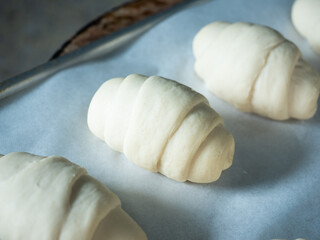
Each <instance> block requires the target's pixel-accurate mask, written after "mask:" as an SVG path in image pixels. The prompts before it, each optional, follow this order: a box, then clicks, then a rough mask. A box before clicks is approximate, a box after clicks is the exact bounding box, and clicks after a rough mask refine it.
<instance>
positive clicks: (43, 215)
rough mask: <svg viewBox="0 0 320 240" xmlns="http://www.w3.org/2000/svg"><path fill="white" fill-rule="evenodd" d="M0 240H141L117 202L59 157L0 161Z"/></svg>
mask: <svg viewBox="0 0 320 240" xmlns="http://www.w3.org/2000/svg"><path fill="white" fill-rule="evenodd" d="M0 196H1V197H0V239H3V240H21V239H24V240H34V239H46V240H57V239H59V240H70V239H77V240H106V239H108V240H120V239H121V240H129V239H130V240H133V239H134V240H145V239H146V236H145V234H144V232H143V231H142V230H141V229H140V227H139V226H138V225H137V224H136V223H135V222H134V221H133V220H132V219H131V218H130V217H129V216H128V215H127V214H126V213H125V212H124V211H123V210H122V209H121V205H120V200H119V198H118V197H117V196H116V195H115V194H113V193H112V192H111V191H110V190H109V189H107V188H106V187H105V186H104V185H103V184H102V183H100V182H98V181H97V180H95V179H93V178H92V177H90V176H88V174H87V171H86V170H85V169H84V168H81V167H79V166H77V165H75V164H73V163H71V162H69V161H68V160H66V159H64V158H62V157H56V156H51V157H40V156H35V155H31V154H28V153H10V154H8V155H5V156H2V155H0Z"/></svg>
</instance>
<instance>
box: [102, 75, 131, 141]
mask: <svg viewBox="0 0 320 240" xmlns="http://www.w3.org/2000/svg"><path fill="white" fill-rule="evenodd" d="M127 77H128V76H127ZM125 79H126V78H123V79H122V81H121V83H120V85H119V86H118V88H117V92H116V93H115V94H114V96H113V98H112V99H111V109H110V113H111V114H113V109H114V105H115V104H114V102H115V100H116V98H117V95H118V94H119V90H120V87H121V85H122V84H123V82H124V81H125ZM109 80H110V79H109ZM106 97H107V96H106ZM107 111H108V109H107V108H106V106H104V112H105V119H104V125H103V141H104V142H105V143H106V137H105V134H106V125H107V124H108V121H110V120H108V116H107ZM111 117H112V116H111ZM112 120H113V119H112Z"/></svg>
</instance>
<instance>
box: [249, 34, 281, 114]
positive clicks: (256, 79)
mask: <svg viewBox="0 0 320 240" xmlns="http://www.w3.org/2000/svg"><path fill="white" fill-rule="evenodd" d="M285 41H286V40H285V39H283V40H282V41H281V42H279V43H277V44H276V45H274V46H273V47H271V48H270V51H269V52H268V54H267V56H266V57H265V62H264V64H263V65H262V67H261V69H260V71H259V72H258V74H257V76H256V77H255V79H254V81H253V83H252V87H251V89H250V92H249V98H248V102H249V104H250V112H251V111H252V109H253V105H252V99H253V95H254V92H255V89H256V83H257V81H258V79H259V77H260V75H261V72H262V70H263V69H264V68H265V67H266V66H267V65H268V62H269V57H270V54H271V52H272V51H274V50H275V49H276V48H277V47H279V46H280V45H281V44H282V43H284V42H285Z"/></svg>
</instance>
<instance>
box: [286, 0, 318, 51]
mask: <svg viewBox="0 0 320 240" xmlns="http://www.w3.org/2000/svg"><path fill="white" fill-rule="evenodd" d="M291 17H292V22H293V25H294V26H295V28H296V29H297V31H298V32H299V33H300V34H301V35H302V36H303V37H305V38H306V39H307V40H308V41H309V43H310V45H311V47H312V48H313V49H314V50H315V51H316V52H317V53H318V54H320V0H296V1H295V2H294V4H293V6H292V13H291Z"/></svg>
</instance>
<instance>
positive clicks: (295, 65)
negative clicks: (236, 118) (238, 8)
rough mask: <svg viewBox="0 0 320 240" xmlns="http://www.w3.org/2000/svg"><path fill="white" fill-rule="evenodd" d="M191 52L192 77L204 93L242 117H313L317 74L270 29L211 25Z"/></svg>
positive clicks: (201, 32) (235, 25)
mask: <svg viewBox="0 0 320 240" xmlns="http://www.w3.org/2000/svg"><path fill="white" fill-rule="evenodd" d="M193 51H194V56H195V60H196V61H195V65H194V68H195V71H196V73H197V74H198V76H199V77H201V78H202V79H203V80H204V81H205V83H206V85H207V87H208V88H209V90H210V91H212V92H213V93H214V94H215V95H217V96H218V97H220V98H222V99H223V100H225V101H227V102H229V103H231V104H232V105H234V106H235V107H237V108H238V109H240V110H242V111H245V112H254V113H257V114H259V115H261V116H265V117H269V118H272V119H276V120H285V119H288V118H291V117H292V118H297V119H308V118H311V117H312V116H313V115H314V113H315V112H316V109H317V100H318V97H319V88H320V77H319V75H318V73H317V72H316V71H315V70H314V69H312V67H311V66H310V65H309V64H308V63H306V62H305V61H304V60H303V59H302V57H301V53H300V51H299V49H298V48H297V47H296V46H295V45H294V44H293V43H291V42H290V41H288V40H286V39H285V38H283V36H282V35H281V34H280V33H279V32H277V31H275V30H273V29H271V28H269V27H266V26H260V25H255V24H250V23H241V22H239V23H233V24H232V23H227V22H214V23H211V24H208V25H206V26H205V27H203V28H202V29H201V30H200V31H199V32H198V33H197V35H196V36H195V38H194V41H193Z"/></svg>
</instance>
